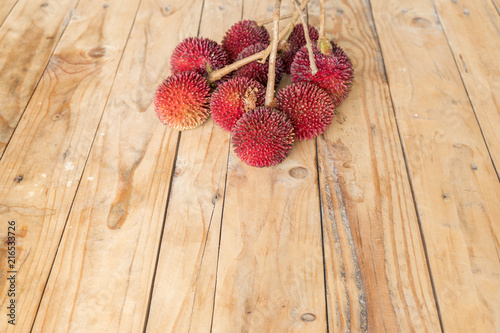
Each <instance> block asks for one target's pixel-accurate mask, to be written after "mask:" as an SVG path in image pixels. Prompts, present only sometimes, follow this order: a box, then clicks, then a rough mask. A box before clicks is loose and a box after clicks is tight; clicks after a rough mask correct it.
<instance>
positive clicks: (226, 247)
mask: <svg viewBox="0 0 500 333" xmlns="http://www.w3.org/2000/svg"><path fill="white" fill-rule="evenodd" d="M268 8H271V11H272V8H273V2H272V1H253V2H245V5H244V17H246V18H256V19H260V18H264V17H265V16H266V15H270V14H267V10H268ZM284 12H285V11H284ZM269 13H270V12H269ZM283 24H286V23H283ZM315 155H316V154H315V147H314V142H313V141H308V142H300V143H296V144H295V146H294V148H293V152H292V154H291V155H290V156H289V157H288V158H287V159H286V160H285V161H284V162H283V163H281V164H279V165H277V166H274V167H271V168H263V169H259V168H253V167H249V166H247V165H245V164H244V163H243V162H241V161H239V160H238V158H237V157H236V156H235V155H234V152H231V155H230V158H229V170H228V175H227V177H228V178H227V186H226V198H225V203H224V216H223V220H222V232H221V244H220V255H219V265H218V271H217V287H216V299H215V309H214V319H213V331H214V332H235V331H236V332H325V331H326V325H327V323H326V311H325V309H326V305H325V289H324V276H323V257H322V248H321V216H320V211H319V197H318V189H317V186H318V183H317V173H316V163H315V160H316V156H315Z"/></svg>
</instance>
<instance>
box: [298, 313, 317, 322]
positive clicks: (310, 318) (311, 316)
mask: <svg viewBox="0 0 500 333" xmlns="http://www.w3.org/2000/svg"><path fill="white" fill-rule="evenodd" d="M300 319H301V320H302V321H306V322H309V321H315V320H316V316H315V315H314V314H313V313H304V314H303V315H302V316H300Z"/></svg>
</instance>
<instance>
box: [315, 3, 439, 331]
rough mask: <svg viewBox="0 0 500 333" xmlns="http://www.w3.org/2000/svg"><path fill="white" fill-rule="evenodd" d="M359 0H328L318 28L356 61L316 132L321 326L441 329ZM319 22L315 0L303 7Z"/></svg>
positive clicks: (368, 21)
mask: <svg viewBox="0 0 500 333" xmlns="http://www.w3.org/2000/svg"><path fill="white" fill-rule="evenodd" d="M366 7H367V3H366V2H365V1H363V0H355V1H347V0H345V1H335V2H334V3H331V2H330V3H327V4H326V12H327V17H326V22H327V25H326V32H327V37H330V38H332V37H333V40H334V41H335V42H336V43H338V44H339V45H340V46H341V47H343V48H344V49H345V50H346V52H347V54H348V55H349V57H350V58H351V60H352V61H353V64H354V70H355V79H354V85H353V88H352V92H351V94H350V96H349V97H348V99H347V100H346V101H345V102H344V103H343V104H342V105H341V106H340V107H339V108H338V112H339V114H338V115H337V116H336V118H335V120H334V122H333V124H332V125H331V126H330V128H329V129H328V131H327V132H326V133H325V134H324V135H323V136H320V137H319V138H318V152H319V153H318V154H319V160H320V170H321V172H320V189H321V197H322V203H323V220H324V231H323V234H324V237H325V240H324V241H325V262H326V277H327V286H328V295H329V297H328V299H327V300H328V314H329V318H328V319H329V328H330V330H332V331H333V332H345V331H353V332H385V331H388V332H395V331H400V332H411V331H427V332H429V331H430V332H437V331H439V330H440V327H439V317H438V314H437V310H436V304H435V300H434V296H433V293H432V285H431V281H430V278H429V272H428V270H427V265H426V261H425V260H426V259H425V253H424V248H423V244H422V240H421V238H420V231H419V226H418V220H417V216H416V212H415V207H414V205H413V199H412V196H411V189H410V185H409V182H408V175H407V173H406V167H405V162H404V156H403V151H402V149H401V145H400V140H399V136H398V130H397V127H396V122H395V119H394V114H393V110H392V103H391V100H390V96H389V90H388V86H387V82H386V78H385V73H384V70H383V64H382V58H381V53H380V48H379V46H378V43H377V37H376V33H375V31H373V29H372V24H373V21H372V17H371V15H369V12H368V13H367V12H366V10H365V8H366ZM309 20H310V22H311V23H312V24H313V25H315V26H317V25H318V23H319V1H313V2H312V3H311V5H310V6H309Z"/></svg>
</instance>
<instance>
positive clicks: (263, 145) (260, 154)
mask: <svg viewBox="0 0 500 333" xmlns="http://www.w3.org/2000/svg"><path fill="white" fill-rule="evenodd" d="M293 141H294V132H293V126H292V123H291V122H290V119H288V117H287V116H286V115H285V114H284V113H283V112H279V111H277V110H275V109H271V108H268V107H258V108H256V109H254V110H252V111H249V112H245V113H244V114H243V116H242V117H241V118H240V120H238V122H237V123H236V125H235V126H234V128H233V131H232V143H233V147H234V151H235V153H236V155H237V156H238V157H239V158H240V159H241V160H242V161H243V162H245V163H246V164H248V165H250V166H254V167H259V168H261V167H269V166H272V165H275V164H278V163H281V162H282V161H283V160H284V159H285V158H286V157H287V156H288V155H289V154H290V151H291V149H292V146H293Z"/></svg>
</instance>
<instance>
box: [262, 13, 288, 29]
mask: <svg viewBox="0 0 500 333" xmlns="http://www.w3.org/2000/svg"><path fill="white" fill-rule="evenodd" d="M292 16H293V13H290V14H286V15H283V16H281V17H280V20H286V19H287V18H290V17H292ZM272 22H273V19H272V18H268V19H265V20H262V21H260V22H257V25H258V26H259V27H261V26H263V25H264V24H268V23H272Z"/></svg>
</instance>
